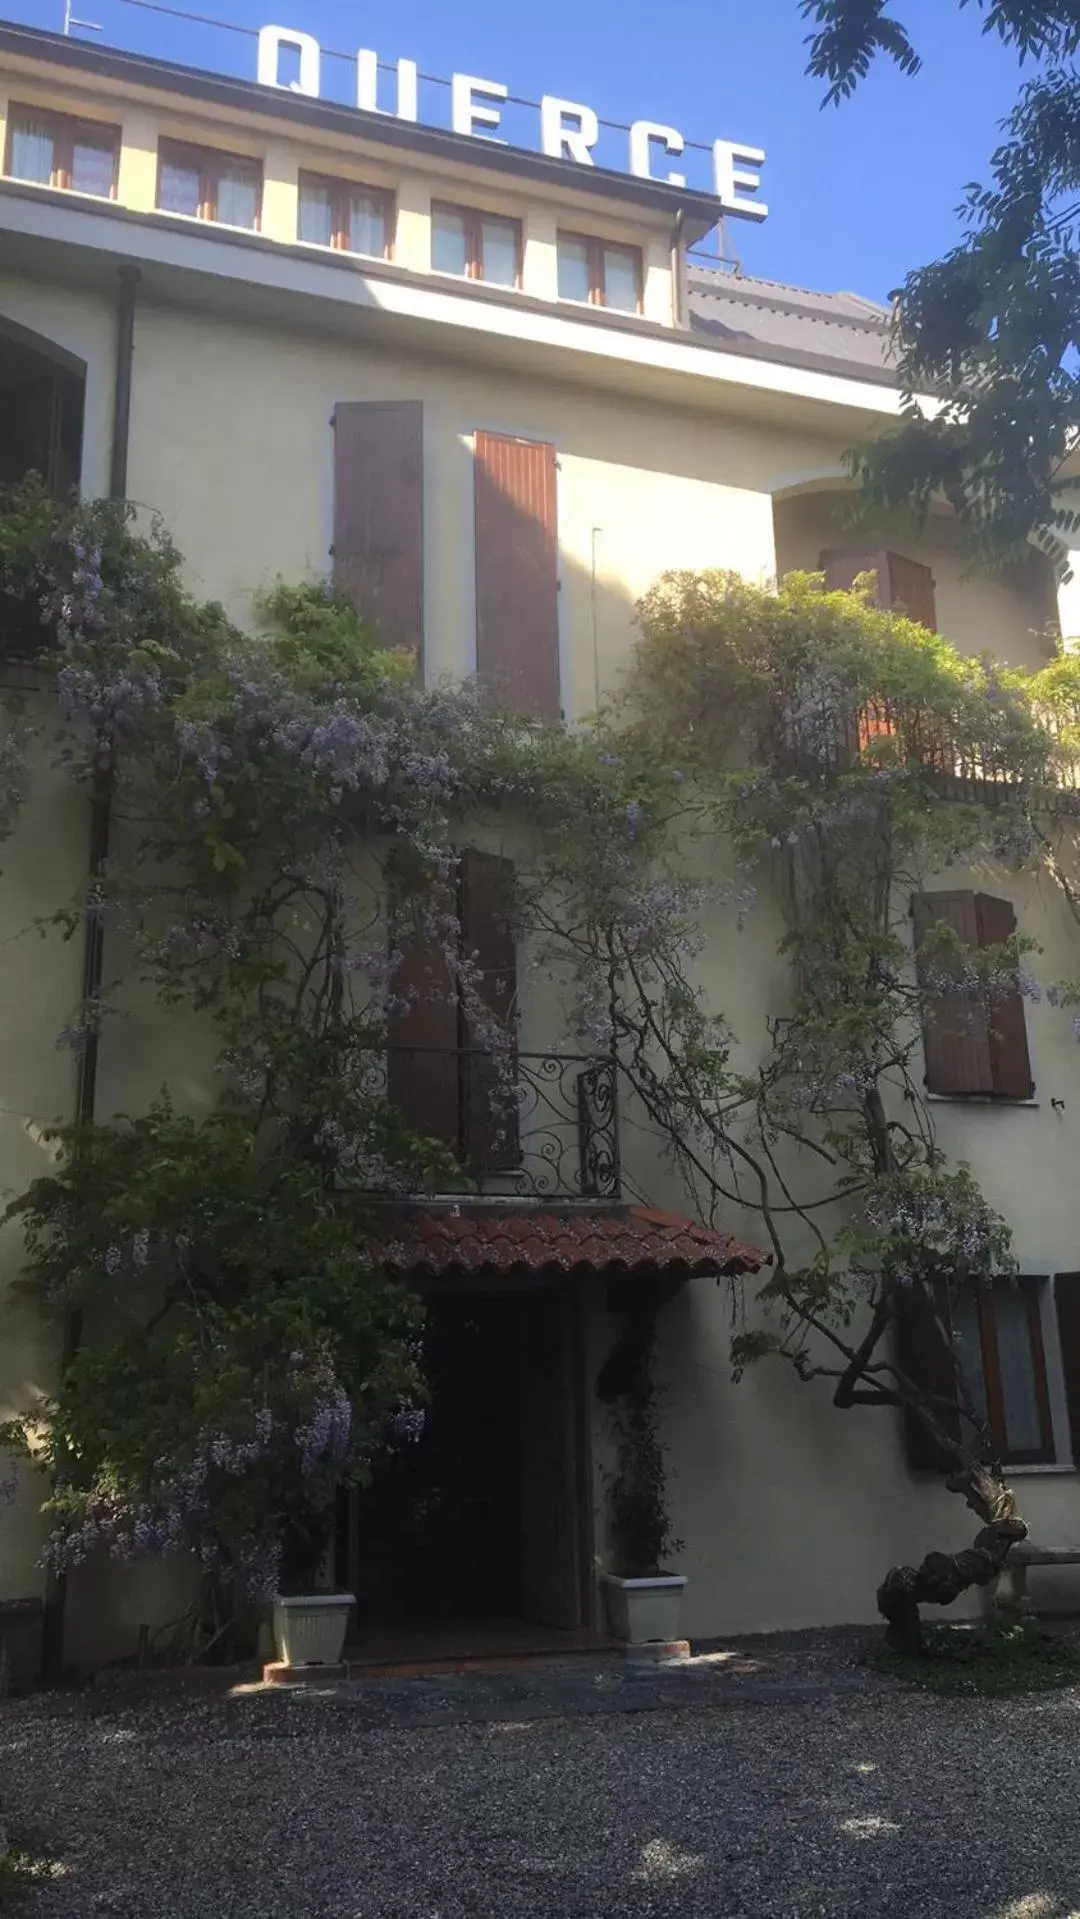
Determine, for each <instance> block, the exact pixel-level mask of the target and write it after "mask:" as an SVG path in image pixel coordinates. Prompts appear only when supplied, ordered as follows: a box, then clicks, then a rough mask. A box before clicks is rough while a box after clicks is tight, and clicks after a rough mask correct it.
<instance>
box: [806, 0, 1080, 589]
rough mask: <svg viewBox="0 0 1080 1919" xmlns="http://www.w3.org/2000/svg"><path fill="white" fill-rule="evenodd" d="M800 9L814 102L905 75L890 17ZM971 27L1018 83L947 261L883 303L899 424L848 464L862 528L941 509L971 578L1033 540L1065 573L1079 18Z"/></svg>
mask: <svg viewBox="0 0 1080 1919" xmlns="http://www.w3.org/2000/svg"><path fill="white" fill-rule="evenodd" d="M801 5H802V12H803V16H804V18H806V19H807V20H809V21H810V22H811V23H812V26H813V32H812V33H811V34H810V36H809V40H808V45H809V49H810V58H809V63H808V71H809V72H810V74H811V75H812V76H813V77H815V78H817V79H820V80H824V81H825V82H826V83H827V91H826V94H825V99H826V102H839V101H842V100H844V99H846V98H848V97H849V96H850V95H851V94H852V93H853V92H854V90H855V88H856V87H857V86H858V84H859V82H860V81H861V80H863V79H864V78H865V77H866V75H867V74H868V72H869V71H870V68H871V66H872V64H873V62H874V60H875V59H876V58H878V57H879V56H881V55H885V56H886V57H887V58H888V59H891V60H892V61H894V62H895V64H896V65H897V66H898V67H899V68H900V70H901V71H902V72H903V73H905V74H909V75H911V74H915V73H917V72H918V70H919V67H920V65H921V59H920V55H919V52H918V49H917V47H916V44H915V42H914V40H913V39H912V38H911V36H910V34H909V32H908V29H907V26H906V24H905V22H904V21H903V20H902V19H900V18H898V17H897V15H896V14H895V13H894V12H893V11H892V9H891V7H890V5H889V0H801ZM959 5H960V6H961V7H965V6H969V5H970V0H959ZM970 12H971V15H972V23H973V25H974V24H975V21H976V19H981V23H982V29H983V32H984V33H995V34H997V35H998V36H999V38H1000V39H1001V40H1002V42H1003V43H1004V44H1005V45H1006V46H1007V47H1009V48H1012V49H1014V50H1015V52H1016V54H1017V56H1018V60H1019V62H1020V64H1021V65H1022V66H1026V67H1027V68H1028V69H1029V72H1030V77H1029V78H1027V79H1025V80H1024V82H1023V84H1022V85H1021V87H1020V91H1019V94H1018V96H1017V101H1016V105H1015V107H1014V108H1013V110H1012V112H1011V113H1010V114H1009V116H1008V118H1007V119H1006V121H1005V123H1004V126H1003V128H1002V135H1003V137H1002V140H1001V143H1000V145H999V146H998V147H997V148H996V150H995V151H994V152H993V153H992V155H991V158H990V172H989V180H988V183H987V184H985V185H983V184H974V185H971V186H969V187H968V189H967V192H966V195H965V200H964V203H963V206H962V208H961V214H962V220H963V236H962V238H961V240H960V242H959V244H958V245H957V246H955V247H953V248H952V249H951V250H950V251H949V252H948V253H947V254H945V255H944V257H943V258H942V259H940V260H935V261H932V262H931V263H930V264H929V265H927V266H924V267H919V268H916V269H914V270H913V271H912V272H910V273H908V275H907V277H906V279H905V280H904V283H903V286H902V287H901V288H900V289H899V290H898V293H897V294H896V296H895V297H896V301H897V308H896V348H897V353H898V364H899V370H900V375H901V380H902V384H903V388H904V395H905V405H904V412H903V417H902V419H901V422H900V424H899V425H898V426H897V427H896V428H895V429H894V430H892V431H890V432H889V433H887V434H886V435H885V436H883V438H882V439H881V440H880V441H879V442H878V443H877V444H876V445H874V446H873V447H870V448H862V449H859V450H858V451H857V452H856V453H855V454H854V455H853V465H854V468H855V471H856V473H857V474H858V476H859V477H860V478H861V480H862V481H863V483H864V492H865V504H866V508H867V511H868V513H870V514H879V513H882V512H888V511H891V510H894V509H896V508H898V507H901V506H904V507H911V506H913V507H914V508H915V509H916V511H917V512H919V513H924V512H925V511H926V509H927V507H928V505H929V503H930V500H931V499H932V497H933V496H935V495H938V496H942V495H943V496H944V497H945V498H946V499H947V500H948V501H949V502H950V503H951V505H952V506H953V507H954V508H955V509H956V511H957V513H958V514H959V516H960V518H961V520H962V522H963V523H964V525H965V527H966V530H967V533H968V536H969V539H970V542H971V547H972V550H973V553H974V555H975V557H976V558H977V559H978V560H980V561H981V562H984V563H986V564H990V565H999V564H1001V563H1003V562H1007V561H1009V560H1011V559H1017V558H1019V557H1021V556H1022V555H1023V553H1024V552H1025V551H1026V549H1027V545H1028V542H1029V541H1030V540H1031V539H1035V540H1037V541H1038V542H1039V544H1040V545H1042V546H1043V547H1044V548H1045V550H1047V551H1048V552H1050V553H1051V554H1052V555H1053V556H1054V558H1055V560H1056V561H1057V562H1058V564H1059V565H1062V566H1063V565H1064V559H1063V552H1064V549H1065V548H1066V547H1068V546H1071V545H1072V544H1073V543H1074V542H1073V539H1072V536H1073V535H1074V534H1075V533H1076V530H1077V529H1078V528H1080V515H1078V512H1077V508H1078V506H1080V499H1078V496H1077V491H1076V489H1077V483H1078V479H1080V468H1078V466H1077V464H1076V460H1075V448H1076V438H1077V430H1078V427H1080V364H1078V361H1077V344H1078V342H1077V330H1078V324H1080V267H1078V261H1077V251H1076V241H1077V233H1078V227H1080V74H1078V72H1077V69H1076V63H1075V56H1076V53H1077V50H1078V48H1080V3H1078V0H976V4H975V5H970ZM916 395H922V396H927V395H930V396H932V397H933V398H934V400H935V401H936V403H937V405H936V409H935V410H931V409H926V410H924V408H923V407H922V406H920V405H919V404H918V402H917V399H916Z"/></svg>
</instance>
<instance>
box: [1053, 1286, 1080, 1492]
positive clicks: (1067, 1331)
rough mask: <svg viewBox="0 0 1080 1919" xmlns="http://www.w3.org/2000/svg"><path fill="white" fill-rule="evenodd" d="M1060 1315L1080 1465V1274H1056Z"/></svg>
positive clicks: (1071, 1426)
mask: <svg viewBox="0 0 1080 1919" xmlns="http://www.w3.org/2000/svg"><path fill="white" fill-rule="evenodd" d="M1054 1307H1055V1310H1056V1312H1057V1323H1058V1341H1059V1344H1060V1348H1061V1369H1062V1372H1063V1374H1064V1376H1065V1401H1066V1404H1067V1406H1068V1408H1069V1432H1070V1435H1071V1438H1072V1457H1073V1465H1074V1466H1080V1273H1055V1275H1054Z"/></svg>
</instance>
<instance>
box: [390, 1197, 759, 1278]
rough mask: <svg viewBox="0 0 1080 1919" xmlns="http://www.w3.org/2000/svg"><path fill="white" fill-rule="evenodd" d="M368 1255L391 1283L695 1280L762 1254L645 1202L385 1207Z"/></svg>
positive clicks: (736, 1268) (754, 1264)
mask: <svg viewBox="0 0 1080 1919" xmlns="http://www.w3.org/2000/svg"><path fill="white" fill-rule="evenodd" d="M367 1250H368V1251H369V1252H370V1254H371V1256H372V1258H375V1259H378V1260H379V1262H380V1264H381V1265H383V1266H385V1267H386V1268H387V1269H388V1270H389V1271H390V1272H392V1273H394V1274H396V1275H397V1276H399V1277H400V1278H406V1277H407V1276H409V1275H416V1274H431V1275H433V1276H435V1277H438V1276H439V1275H440V1274H448V1275H453V1276H455V1277H459V1276H461V1275H473V1274H475V1275H477V1276H480V1275H483V1276H485V1277H489V1278H490V1277H492V1276H497V1275H500V1274H502V1275H505V1276H507V1277H510V1276H512V1275H515V1274H522V1273H530V1272H532V1273H539V1272H544V1271H547V1272H561V1273H572V1272H580V1273H604V1274H607V1275H609V1276H615V1275H618V1274H627V1273H632V1274H639V1273H642V1274H643V1273H646V1272H650V1273H655V1272H658V1271H659V1272H664V1273H668V1274H670V1275H672V1276H676V1275H678V1276H682V1277H685V1278H687V1279H691V1278H694V1277H696V1276H697V1275H699V1274H701V1275H711V1276H713V1277H719V1276H720V1275H722V1274H723V1275H726V1274H735V1273H756V1272H758V1271H759V1269H760V1268H761V1267H762V1266H767V1265H769V1264H771V1255H770V1254H768V1253H764V1252H762V1251H761V1250H760V1248H759V1247H757V1246H748V1245H744V1244H743V1243H742V1242H741V1241H739V1240H737V1239H732V1238H730V1237H729V1235H728V1234H726V1233H717V1232H713V1231H712V1229H711V1228H710V1227H708V1226H699V1225H697V1224H696V1223H695V1221H693V1220H690V1219H682V1218H680V1217H679V1216H678V1214H675V1213H661V1212H656V1211H654V1210H653V1209H652V1208H651V1207H648V1206H615V1207H612V1208H610V1209H609V1210H606V1211H604V1212H593V1211H591V1210H585V1209H584V1208H582V1209H580V1210H571V1209H569V1208H568V1209H566V1210H565V1211H562V1212H557V1211H550V1212H540V1211H535V1212H534V1211H532V1210H531V1209H529V1208H527V1207H520V1208H518V1209H516V1210H512V1209H510V1208H508V1207H507V1208H499V1209H498V1210H494V1209H491V1210H481V1209H480V1208H478V1207H476V1206H474V1205H469V1204H468V1203H465V1204H462V1205H459V1206H452V1207H446V1206H438V1205H434V1204H433V1205H426V1206H425V1205H415V1206H409V1207H395V1208H393V1209H392V1210H390V1209H388V1210H387V1212H386V1213H385V1214H384V1215H383V1217H382V1218H381V1220H380V1221H379V1230H378V1234H377V1236H373V1237H372V1238H371V1239H370V1240H369V1241H368V1243H367Z"/></svg>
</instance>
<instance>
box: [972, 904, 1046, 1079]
mask: <svg viewBox="0 0 1080 1919" xmlns="http://www.w3.org/2000/svg"><path fill="white" fill-rule="evenodd" d="M975 912H976V917H977V919H978V926H979V945H980V946H1000V945H1002V944H1003V942H1004V941H1005V940H1008V939H1011V938H1012V936H1013V934H1014V933H1015V931H1016V914H1015V913H1014V912H1013V909H1012V904H1011V902H1010V901H1009V900H999V899H995V898H994V896H993V894H991V893H976V895H975ZM988 1028H989V1031H988V1037H989V1042H990V1064H991V1069H992V1073H993V1090H994V1092H995V1093H997V1094H998V1096H999V1098H1001V1099H1030V1098H1031V1096H1032V1094H1033V1093H1034V1091H1035V1086H1034V1082H1033V1080H1032V1077H1031V1056H1030V1054H1029V1052H1028V1039H1027V1021H1026V1019H1025V1017H1024V1002H1023V999H1022V998H1021V996H1020V994H1019V993H1010V994H1008V996H1007V997H1006V998H1004V999H996V1000H994V1002H993V1003H992V1005H991V1007H990V1013H989V1021H988Z"/></svg>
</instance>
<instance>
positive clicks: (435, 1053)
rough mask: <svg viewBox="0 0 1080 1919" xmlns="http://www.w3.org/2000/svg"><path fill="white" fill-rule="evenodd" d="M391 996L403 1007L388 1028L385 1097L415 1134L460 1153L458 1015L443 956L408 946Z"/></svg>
mask: <svg viewBox="0 0 1080 1919" xmlns="http://www.w3.org/2000/svg"><path fill="white" fill-rule="evenodd" d="M391 992H392V994H393V997H394V1000H395V1001H396V1002H405V1003H404V1004H402V1005H398V1006H396V1007H395V1009H394V1010H393V1011H392V1012H391V1014H390V1017H389V1020H388V1022H387V1036H386V1043H387V1094H388V1096H389V1098H390V1100H391V1102H392V1104H393V1105H394V1106H396V1107H397V1109H398V1111H399V1112H400V1113H401V1116H402V1118H403V1119H404V1120H405V1122H406V1124H407V1125H409V1126H411V1127H412V1129H413V1131H414V1132H417V1133H422V1134H423V1135H424V1137H425V1138H426V1139H437V1140H440V1141H441V1142H442V1144H443V1145H444V1146H449V1147H450V1149H451V1151H452V1152H454V1153H459V1152H460V1149H461V1107H460V1099H459V1082H458V1061H459V1051H458V1009H457V1002H456V999H455V996H454V991H453V982H452V980H451V978H450V972H449V968H448V967H447V964H446V961H445V959H444V958H443V955H442V953H441V952H440V951H439V950H438V949H437V948H436V947H435V946H433V945H429V944H427V943H425V942H424V941H422V940H417V941H415V942H414V943H413V944H412V945H410V946H408V947H407V948H406V950H405V957H404V960H403V963H402V964H401V966H399V967H398V969H397V971H396V972H395V974H394V978H393V981H392V982H391Z"/></svg>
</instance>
